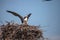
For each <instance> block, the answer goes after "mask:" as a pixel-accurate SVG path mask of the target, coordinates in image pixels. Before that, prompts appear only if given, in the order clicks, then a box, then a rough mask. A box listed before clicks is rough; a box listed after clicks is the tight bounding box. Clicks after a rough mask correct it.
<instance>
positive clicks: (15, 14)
mask: <svg viewBox="0 0 60 40" xmlns="http://www.w3.org/2000/svg"><path fill="white" fill-rule="evenodd" d="M7 12H9V13H11V14H13V15H14V16H18V17H19V18H20V19H21V22H22V23H23V17H22V16H21V15H19V14H17V13H16V12H12V11H8V10H7Z"/></svg>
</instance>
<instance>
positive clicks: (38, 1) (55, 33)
mask: <svg viewBox="0 0 60 40" xmlns="http://www.w3.org/2000/svg"><path fill="white" fill-rule="evenodd" d="M6 10H10V11H14V12H17V13H18V14H20V15H22V16H25V15H27V14H29V13H32V15H31V17H30V19H29V21H28V23H29V24H30V25H41V26H42V27H41V28H42V29H43V30H44V32H43V33H44V37H48V38H49V39H51V40H57V39H59V37H60V31H59V30H60V0H52V1H43V0H0V24H4V23H5V21H6V20H7V21H11V20H13V21H14V22H16V23H21V22H20V19H19V18H18V17H15V16H13V15H12V14H9V13H7V12H6ZM43 26H44V27H43ZM45 26H46V27H45ZM55 38H56V39H55Z"/></svg>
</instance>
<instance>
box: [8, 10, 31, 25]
mask: <svg viewBox="0 0 60 40" xmlns="http://www.w3.org/2000/svg"><path fill="white" fill-rule="evenodd" d="M7 12H9V13H11V14H13V15H14V16H17V17H19V18H20V19H21V22H22V24H27V21H28V19H29V17H30V16H31V13H30V14H28V15H27V16H25V17H22V16H21V15H19V14H18V13H16V12H12V11H8V10H7Z"/></svg>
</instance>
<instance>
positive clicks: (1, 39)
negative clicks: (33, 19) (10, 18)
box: [0, 23, 43, 40]
mask: <svg viewBox="0 0 60 40" xmlns="http://www.w3.org/2000/svg"><path fill="white" fill-rule="evenodd" d="M42 35H43V33H42V31H41V30H39V29H38V26H33V25H23V24H20V25H19V24H14V23H12V24H11V23H8V24H6V25H1V32H0V40H38V38H43V36H42Z"/></svg>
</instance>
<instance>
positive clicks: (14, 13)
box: [7, 10, 19, 16]
mask: <svg viewBox="0 0 60 40" xmlns="http://www.w3.org/2000/svg"><path fill="white" fill-rule="evenodd" d="M7 12H9V13H11V14H13V15H15V16H18V15H19V14H17V13H16V12H13V11H8V10H7Z"/></svg>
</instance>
